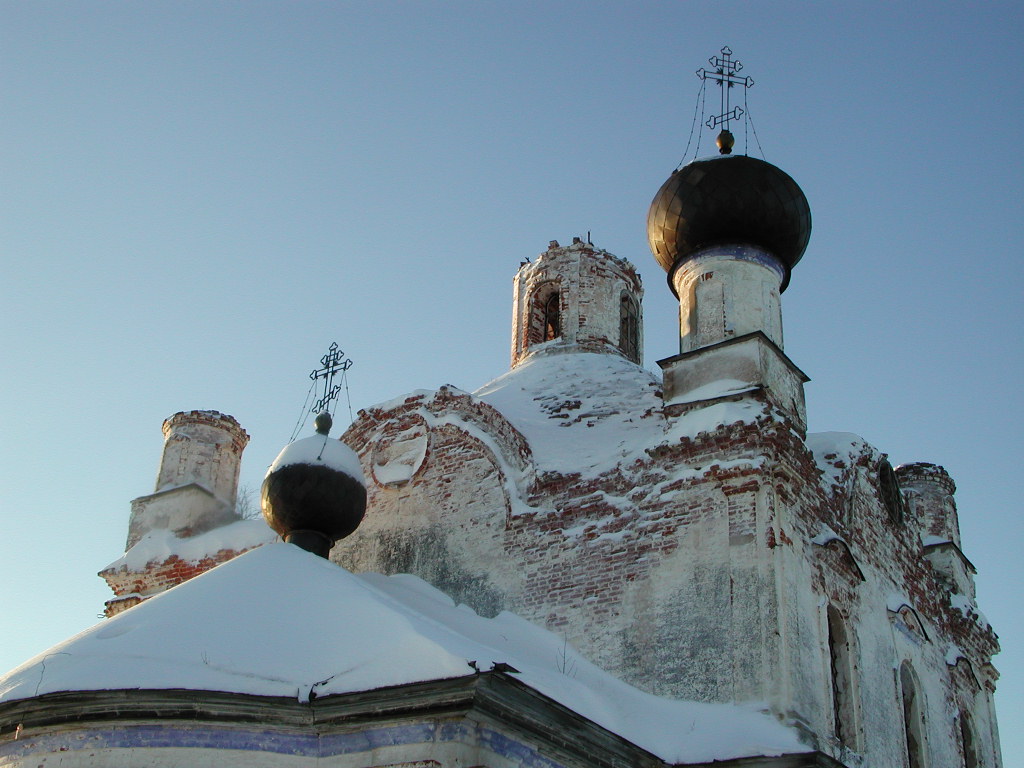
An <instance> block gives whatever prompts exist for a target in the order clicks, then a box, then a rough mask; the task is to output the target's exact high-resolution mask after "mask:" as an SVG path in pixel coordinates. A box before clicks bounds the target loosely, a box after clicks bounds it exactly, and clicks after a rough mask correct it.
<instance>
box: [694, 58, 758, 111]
mask: <svg viewBox="0 0 1024 768" xmlns="http://www.w3.org/2000/svg"><path fill="white" fill-rule="evenodd" d="M721 53H722V55H721V56H712V57H711V58H710V59H708V63H709V64H710V65H711V66H713V67H714V68H715V71H714V72H708V71H707V70H706V69H704V68H703V67H701V68H700V69H698V70H697V77H699V78H700V79H701V80H714V81H715V82H716V83H718V87H719V88H720V89H721V91H722V111H721V112H720V113H719V114H717V115H712V116H711V117H709V118H708V121H707V123H705V125H707V127H708V128H711V129H712V130H714V129H715V127H716V126H718V125H722V124H723V123H724V129H725V130H726V131H728V130H729V121H730V120H739V118H740V116H741V115H742V114H743V109H742V108H741V107H733V108H732V109H729V89H730V88H732V87H733V86H736V85H742V86H743V87H744V88H750V87H751V86H752V85H753V84H754V80H753V78H750V77H740V76H739V75H737V74H736V73H737V72H739V71H740V70H741V69H743V64H741V63H740V62H738V61H733V59H732V49H731V48H729V46H725V47H724V48H723V49H722V51H721Z"/></svg>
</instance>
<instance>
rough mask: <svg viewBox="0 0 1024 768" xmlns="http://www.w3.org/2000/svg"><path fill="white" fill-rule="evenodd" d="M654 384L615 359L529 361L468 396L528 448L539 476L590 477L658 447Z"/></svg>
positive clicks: (660, 423) (568, 355)
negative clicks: (483, 405) (541, 473)
mask: <svg viewBox="0 0 1024 768" xmlns="http://www.w3.org/2000/svg"><path fill="white" fill-rule="evenodd" d="M660 390H661V383H660V381H659V380H658V379H657V378H656V377H655V376H654V375H653V374H652V373H650V372H649V371H647V370H645V369H643V368H641V367H639V366H637V365H635V364H634V363H631V362H629V361H628V360H625V359H624V358H621V357H619V356H618V355H613V354H598V353H593V352H578V351H572V352H565V353H562V354H542V355H535V356H533V357H532V358H530V359H529V360H527V361H526V362H524V363H521V364H520V365H518V366H516V367H515V368H513V369H512V370H511V371H509V372H508V373H506V374H504V375H502V376H499V377H498V378H496V379H494V381H491V382H489V383H488V384H485V385H484V386H482V387H481V388H480V389H478V390H477V391H476V392H474V393H473V394H474V395H475V396H476V397H478V398H480V399H481V400H483V401H484V402H485V403H487V404H488V405H490V406H493V407H494V408H496V409H497V410H498V411H500V412H501V414H502V415H503V416H504V417H505V418H506V419H508V420H509V421H510V422H511V423H512V425H513V426H515V427H516V429H518V430H519V431H520V432H522V433H523V435H524V436H525V437H526V439H527V440H528V441H529V443H530V447H531V449H532V450H533V453H534V458H535V460H536V462H537V466H538V467H542V468H543V469H544V470H545V471H556V472H563V473H572V472H582V473H583V474H591V473H594V472H598V473H599V472H601V471H603V470H605V469H612V468H613V467H614V466H615V465H616V464H618V463H620V462H621V461H622V460H623V459H629V458H631V457H633V456H640V455H643V450H644V449H645V448H649V447H650V446H652V445H656V444H658V443H659V442H661V440H662V435H663V432H664V428H665V422H664V419H663V417H662V415H661V408H662V402H661V398H660V395H659V394H658V393H659V392H660Z"/></svg>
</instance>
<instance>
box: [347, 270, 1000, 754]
mask: <svg viewBox="0 0 1024 768" xmlns="http://www.w3.org/2000/svg"><path fill="white" fill-rule="evenodd" d="M559 255H561V254H559ZM542 262H543V258H541V259H539V260H538V263H542ZM523 269H524V270H528V269H530V268H529V267H524V268H523ZM539 272H540V270H539V269H538V268H537V267H534V270H533V271H532V274H539ZM521 275H522V272H521ZM548 277H550V276H549V275H545V279H547V278H548ZM516 285H517V294H516V300H515V301H516V312H515V317H517V318H521V317H522V316H523V315H522V313H521V312H520V309H519V308H520V305H521V303H522V301H523V299H522V293H523V290H524V288H523V285H522V281H521V280H517V283H516ZM616 300H617V299H616ZM606 309H607V310H608V315H609V316H610V315H611V307H606ZM574 316H576V315H575V314H574V310H573V308H572V307H569V308H567V309H564V310H563V322H564V319H565V318H571V317H574ZM517 322H518V321H517ZM516 333H522V328H521V327H520V328H517V329H515V332H514V336H515V334H516ZM517 338H521V336H519V337H517ZM780 340H781V339H780ZM516 344H518V342H515V341H514V348H513V349H514V354H515V349H516V348H518V347H517V346H515V345H516ZM587 349H588V348H587V347H586V346H585V345H583V344H581V345H577V346H576V347H575V348H573V347H572V345H568V344H567V345H564V347H563V349H562V350H560V351H562V352H563V354H553V352H554V350H551V351H550V352H549V351H548V350H547V349H542V350H538V351H542V352H544V354H542V355H536V354H535V355H532V356H529V357H521V358H520V359H519V360H518V361H517V365H516V366H514V367H513V370H512V371H511V372H510V373H508V374H506V375H505V376H503V377H501V378H499V379H498V380H496V381H495V382H492V383H491V384H489V385H486V386H485V387H483V388H481V390H479V391H478V392H477V393H475V395H467V394H466V393H461V392H458V391H456V390H451V389H443V390H441V391H439V392H437V393H433V392H419V393H414V394H413V395H412V396H410V397H409V398H405V399H399V400H396V401H392V402H391V403H386V404H383V405H382V406H380V407H378V408H373V409H369V410H367V411H365V412H362V413H360V415H359V417H358V418H357V420H356V422H355V424H354V425H353V426H352V427H351V428H350V429H349V430H348V432H346V434H345V436H344V439H345V440H346V442H348V443H349V444H350V445H351V446H352V447H353V448H354V449H356V450H357V451H358V452H359V453H360V456H361V458H362V460H363V463H364V467H365V468H366V469H367V477H368V478H369V477H371V473H370V471H369V470H370V467H371V463H372V458H371V457H372V456H373V455H374V446H375V445H376V444H377V443H378V441H381V440H384V439H392V440H393V439H394V437H393V436H394V435H395V434H401V433H402V432H403V431H410V430H412V431H410V432H409V433H410V434H413V433H415V434H416V435H417V439H419V440H423V439H426V441H427V443H428V447H427V449H426V451H425V453H424V454H423V456H422V460H419V458H417V461H418V462H419V466H418V469H416V470H415V471H414V472H412V474H411V476H408V473H406V476H407V477H408V479H405V476H403V479H402V480H401V481H400V482H393V483H387V482H380V481H379V480H376V481H374V482H370V483H369V486H370V487H369V489H368V490H369V508H368V512H367V516H366V521H365V522H364V524H363V526H362V528H361V529H360V530H359V531H357V533H356V534H354V535H353V536H352V537H351V538H350V539H348V540H346V541H343V542H341V543H340V544H339V545H338V546H337V547H336V548H335V550H334V553H333V555H332V556H333V558H334V559H336V560H337V561H338V562H339V563H341V564H342V565H344V566H346V567H348V568H353V569H356V570H363V569H366V570H381V571H384V572H396V571H403V570H409V571H412V572H413V573H416V574H417V575H420V576H422V577H423V578H425V579H426V580H428V581H431V582H432V583H434V584H435V585H437V586H439V587H440V588H441V589H443V590H444V591H446V592H448V593H449V594H451V595H452V597H453V598H455V599H456V600H457V601H461V602H465V603H467V604H468V605H470V606H471V607H473V608H474V609H476V610H477V611H479V612H481V613H485V614H488V615H493V614H494V613H495V612H496V611H498V610H500V609H506V610H511V611H514V612H516V613H518V614H520V615H522V616H524V617H526V618H529V619H531V620H533V621H536V622H538V623H541V624H543V625H544V626H546V627H547V628H549V629H551V630H554V631H556V632H560V633H562V634H563V635H564V636H565V638H566V640H567V642H568V643H570V644H572V645H574V646H576V647H577V648H579V649H580V650H581V651H582V652H583V653H584V654H585V655H586V656H588V657H589V658H590V659H591V660H593V661H595V662H596V663H598V664H599V665H601V666H602V667H604V668H606V669H608V670H610V671H611V672H613V673H614V674H616V675H619V676H621V677H623V678H624V679H625V680H627V681H629V682H630V683H632V684H634V685H637V686H638V687H641V688H643V689H645V690H648V691H651V692H654V693H658V694H662V695H669V696H674V697H679V698H687V699H698V700H703V701H720V702H729V701H764V702H766V703H768V704H769V705H770V707H771V709H772V710H773V711H774V712H776V713H777V714H778V715H779V716H781V717H784V718H788V719H791V720H793V721H794V722H796V723H798V724H800V725H801V726H802V727H803V728H804V729H805V731H806V733H807V738H808V740H809V741H810V742H812V743H813V744H815V745H816V746H817V747H818V748H820V749H822V750H823V751H826V752H829V753H830V754H833V755H834V756H835V757H837V758H840V759H844V760H853V761H854V762H856V760H858V759H860V758H859V757H856V756H855V755H862V756H863V758H864V759H866V760H867V763H866V764H868V765H877V766H880V767H881V766H890V765H900V764H902V761H903V760H904V759H905V750H906V747H905V740H904V734H903V726H902V722H903V710H902V703H901V702H902V699H901V695H902V694H901V691H900V683H899V674H898V671H899V666H900V664H901V663H903V662H905V661H906V662H909V663H910V664H911V666H912V668H913V670H914V672H915V673H916V675H917V677H918V679H919V680H920V683H921V688H922V690H921V691H920V694H921V696H922V698H923V701H924V704H925V707H926V717H925V741H924V749H925V751H926V754H927V759H928V764H929V765H936V766H938V765H960V764H962V760H963V758H962V756H961V751H962V745H961V737H960V725H959V717H960V715H959V713H960V711H961V710H963V711H966V712H968V713H970V715H971V717H972V719H973V726H974V730H975V731H976V732H977V742H978V744H979V747H980V752H981V754H982V756H983V759H984V763H983V764H984V765H991V766H997V765H999V764H1000V763H999V757H998V747H997V744H998V736H997V735H996V733H995V721H994V716H993V710H992V692H993V691H994V684H995V679H996V677H997V673H995V670H994V668H993V667H992V665H991V657H992V655H993V654H994V653H996V652H997V651H998V643H997V641H996V639H995V635H994V634H993V633H992V631H991V629H990V628H988V627H987V625H985V623H984V620H983V619H980V618H979V617H978V614H977V613H976V608H974V603H973V584H972V583H971V584H966V585H964V586H963V588H964V589H967V590H969V591H968V592H967V593H965V594H964V595H963V596H962V598H961V596H960V595H958V594H957V593H954V592H951V591H950V589H947V586H948V584H949V583H951V582H949V580H948V579H947V580H945V581H943V579H942V578H941V574H940V572H938V571H936V570H935V569H934V568H933V566H932V565H931V562H932V561H936V560H937V558H938V555H928V554H927V552H928V551H929V550H933V549H935V548H936V547H937V548H938V549H940V550H941V549H943V546H945V547H946V548H947V549H948V547H949V546H954V545H955V542H956V541H958V534H956V530H957V526H956V521H955V506H954V505H953V502H952V495H951V493H950V492H949V490H950V489H951V488H952V485H951V483H952V481H949V482H948V484H946V485H943V483H945V481H943V480H941V479H940V481H939V489H938V490H937V491H934V492H930V491H928V488H929V487H930V486H929V485H928V482H929V477H924V479H922V476H928V475H929V471H925V470H921V469H920V467H921V466H922V465H912V467H911V468H908V469H907V470H906V471H902V470H901V473H902V475H903V476H904V477H905V478H906V480H907V490H908V496H909V497H910V500H909V502H908V503H907V505H906V511H905V513H904V514H903V517H902V519H900V520H894V519H892V517H891V515H890V513H889V511H888V510H887V508H886V506H885V504H884V503H883V501H882V489H881V487H880V481H879V467H880V465H881V463H882V461H883V460H884V456H883V455H882V454H880V453H879V452H878V451H877V450H875V449H874V448H872V447H871V446H868V445H867V444H865V443H863V442H862V441H860V440H859V439H857V438H855V436H849V435H832V434H827V435H815V436H811V438H812V439H810V440H809V441H807V442H805V439H804V435H803V424H802V423H801V422H802V420H800V421H796V422H795V421H794V420H793V419H792V418H790V416H788V415H787V414H786V413H784V412H782V411H780V410H778V408H776V407H775V406H773V405H772V403H771V401H772V393H767V394H765V393H764V392H757V391H755V392H748V393H744V394H739V395H728V392H729V386H728V384H727V383H726V384H724V385H723V393H722V394H723V395H727V396H726V397H724V399H723V400H720V401H716V400H714V398H713V397H712V395H713V393H710V392H709V393H705V397H707V398H708V400H707V402H706V403H704V404H703V405H702V404H700V403H698V404H696V405H690V406H688V407H689V410H686V411H684V412H682V413H677V411H678V408H670V409H669V413H666V411H665V410H664V403H663V401H662V395H661V391H660V387H659V385H658V382H657V380H656V379H654V377H652V376H651V375H650V374H648V373H647V372H646V371H643V370H642V369H640V368H639V367H638V366H635V365H633V364H632V363H630V362H628V361H626V360H624V359H622V357H621V356H619V355H618V354H617V353H616V351H615V349H614V345H610V346H608V347H604V348H603V351H604V354H593V352H594V351H597V350H593V349H592V348H591V349H590V351H587ZM800 401H801V402H800V405H801V406H802V396H801V398H800ZM489 406H494V408H493V409H492V408H490V407H489ZM495 409H496V410H495ZM798 410H801V411H802V408H800V409H798ZM801 415H802V414H801ZM413 425H416V426H415V427H414V426H413ZM424 425H425V427H424ZM424 428H425V429H426V430H427V436H426V438H424V437H423V436H422V434H421V432H419V431H416V430H423V429H424ZM913 467H917V468H918V469H913ZM937 470H938V472H939V473H941V474H942V475H943V476H944V477H946V476H945V475H944V473H942V472H941V468H937ZM934 474H935V473H934V472H933V473H932V475H934ZM947 479H948V477H947ZM934 485H935V484H934V483H932V486H934ZM823 531H825V534H824V535H823ZM927 537H931V539H929V538H927ZM942 537H945V539H943V540H951V541H954V544H953V545H942V544H933V545H932V546H929V547H926V546H925V543H924V542H931V541H937V540H938V539H939V538H942ZM958 553H959V549H958V548H957V550H956V553H955V554H954V555H949V558H953V559H954V560H956V561H957V562H959V559H957V558H959V557H961V556H960V555H959V554H958ZM964 573H965V574H966V573H967V572H966V571H964ZM964 578H966V579H967V581H968V582H970V577H969V574H968V575H967V576H965V577H964ZM893 595H901V596H903V597H902V598H901V599H900V601H899V603H900V604H899V605H896V604H894V600H895V598H894V597H893ZM904 602H905V603H906V607H905V608H903V610H902V612H901V605H902V604H903V603H904ZM958 605H959V606H963V607H962V608H958V607H957V606H958ZM829 606H832V607H833V610H834V611H836V612H837V614H838V615H839V616H841V617H842V622H843V625H844V627H845V631H846V633H847V635H848V646H849V650H848V653H849V657H850V659H851V660H852V665H853V671H852V674H851V675H850V677H851V686H850V687H851V690H850V691H847V692H844V693H843V694H842V695H844V696H849V697H850V699H851V700H852V704H851V705H849V706H848V708H847V709H844V713H845V717H846V718H847V719H848V720H849V719H852V722H844V723H843V725H842V728H843V730H844V741H845V743H843V742H841V741H840V740H839V739H838V738H837V737H836V733H835V731H836V727H835V714H834V710H833V690H832V660H831V654H830V650H829V628H828V618H827V616H828V608H829ZM908 615H909V616H910V617H911V618H910V619H907V618H906V617H907V616H908ZM951 648H955V649H956V650H955V651H954V652H951V650H950V649H951Z"/></svg>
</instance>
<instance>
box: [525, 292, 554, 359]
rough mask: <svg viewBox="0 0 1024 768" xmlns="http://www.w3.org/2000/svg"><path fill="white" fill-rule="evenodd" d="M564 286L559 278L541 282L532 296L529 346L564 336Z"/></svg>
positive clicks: (528, 334) (528, 332) (528, 333)
mask: <svg viewBox="0 0 1024 768" xmlns="http://www.w3.org/2000/svg"><path fill="white" fill-rule="evenodd" d="M561 288H562V286H561V283H560V282H559V281H558V280H549V281H548V282H546V283H541V284H540V285H539V286H537V288H536V289H535V290H534V292H533V295H532V296H531V297H530V322H529V328H528V331H527V346H532V345H534V344H542V343H544V342H545V341H553V340H554V339H557V338H560V337H561V336H562V300H563V296H562V289H561Z"/></svg>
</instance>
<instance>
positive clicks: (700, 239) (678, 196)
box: [647, 155, 811, 290]
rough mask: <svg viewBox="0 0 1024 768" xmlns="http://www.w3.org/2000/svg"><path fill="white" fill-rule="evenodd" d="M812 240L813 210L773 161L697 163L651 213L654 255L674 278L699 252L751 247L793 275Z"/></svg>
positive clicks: (671, 181)
mask: <svg viewBox="0 0 1024 768" xmlns="http://www.w3.org/2000/svg"><path fill="white" fill-rule="evenodd" d="M810 237H811V209H810V207H809V206H808V205H807V198H806V197H804V193H803V191H802V190H801V189H800V187H799V186H797V183H796V182H795V181H793V179H792V178H791V177H790V176H789V174H787V173H786V172H785V171H782V170H780V169H779V168H776V167H775V166H774V165H772V164H771V163H766V162H765V161H763V160H758V159H757V158H755V157H747V156H746V155H723V156H721V157H711V158H705V159H702V160H695V161H694V162H692V163H689V164H687V165H685V166H683V167H682V168H680V169H679V170H677V171H673V172H672V175H671V176H669V177H668V180H667V181H666V182H665V183H664V184H662V185H661V189H659V190H658V194H656V195H655V196H654V201H653V202H652V203H651V209H650V211H649V212H648V214H647V239H648V241H649V242H650V244H651V252H652V253H653V254H654V258H655V259H656V260H657V262H658V263H659V264H660V265H661V266H662V268H663V269H664V270H665V271H666V272H668V273H669V274H670V275H671V273H672V271H673V269H674V268H675V267H676V266H677V265H678V264H680V263H682V262H685V261H686V259H687V258H688V257H689V256H690V255H691V254H693V253H694V252H695V251H697V250H700V249H702V248H707V247H710V246H715V245H753V246H756V247H758V248H760V249H762V250H765V251H768V252H769V253H771V254H772V255H773V256H775V257H776V258H777V259H778V260H779V261H780V262H781V263H782V265H783V267H784V268H785V270H786V275H785V278H784V279H783V282H782V289H783V290H785V288H786V285H787V284H788V283H789V271H790V270H791V269H792V268H793V266H794V265H795V264H796V263H797V262H798V261H800V257H801V256H803V255H804V250H806V248H807V242H808V240H809V239H810Z"/></svg>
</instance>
